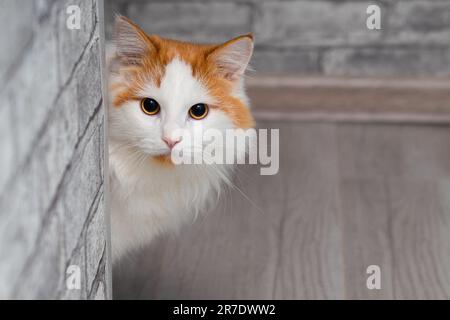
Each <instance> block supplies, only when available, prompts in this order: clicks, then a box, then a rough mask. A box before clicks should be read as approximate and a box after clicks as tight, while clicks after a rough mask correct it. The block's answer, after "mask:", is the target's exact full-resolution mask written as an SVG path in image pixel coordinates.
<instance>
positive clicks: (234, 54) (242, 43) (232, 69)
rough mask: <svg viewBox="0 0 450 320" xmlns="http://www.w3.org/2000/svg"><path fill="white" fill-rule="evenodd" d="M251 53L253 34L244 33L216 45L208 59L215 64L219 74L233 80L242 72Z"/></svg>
mask: <svg viewBox="0 0 450 320" xmlns="http://www.w3.org/2000/svg"><path fill="white" fill-rule="evenodd" d="M252 53H253V35H252V34H246V35H243V36H240V37H237V38H234V39H232V40H230V41H227V42H225V43H223V44H221V45H219V46H217V47H216V48H214V50H213V51H212V52H211V53H210V54H209V56H208V59H211V60H212V61H213V62H214V63H215V64H216V66H217V67H218V70H219V72H220V74H221V76H223V77H224V78H226V79H228V80H232V81H234V80H237V79H239V78H240V77H241V76H242V75H243V74H244V72H245V69H247V66H248V63H249V62H250V58H251V57H252Z"/></svg>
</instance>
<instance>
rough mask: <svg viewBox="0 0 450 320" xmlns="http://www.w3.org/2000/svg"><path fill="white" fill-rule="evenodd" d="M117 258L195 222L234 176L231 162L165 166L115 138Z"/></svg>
mask: <svg viewBox="0 0 450 320" xmlns="http://www.w3.org/2000/svg"><path fill="white" fill-rule="evenodd" d="M109 163H110V168H109V169H110V188H111V193H112V195H113V197H112V199H111V209H112V210H111V215H112V219H111V228H112V233H113V235H114V236H113V237H112V252H113V260H114V261H117V260H118V259H119V258H120V257H122V256H123V255H124V253H127V252H130V251H132V250H133V249H135V248H138V247H139V246H141V245H143V244H147V243H149V242H150V241H151V240H152V239H153V238H154V237H156V236H157V235H159V234H161V233H163V232H165V231H176V230H177V229H178V228H179V227H180V226H181V225H182V224H184V223H186V222H189V221H193V220H194V219H195V217H196V215H197V214H198V213H199V212H200V211H201V210H202V209H203V208H205V207H207V205H205V204H208V203H213V202H214V201H215V199H217V197H218V195H219V193H220V189H221V185H222V183H223V182H224V180H225V182H228V181H230V180H229V179H230V177H231V173H232V170H233V168H232V166H226V165H221V166H220V167H215V168H212V167H211V166H208V165H183V166H170V165H168V166H164V165H162V164H161V163H159V162H155V161H153V160H152V159H151V157H148V156H144V155H142V154H140V153H139V152H138V151H136V150H132V148H131V147H129V146H126V145H123V144H120V143H117V142H115V141H114V140H110V142H109Z"/></svg>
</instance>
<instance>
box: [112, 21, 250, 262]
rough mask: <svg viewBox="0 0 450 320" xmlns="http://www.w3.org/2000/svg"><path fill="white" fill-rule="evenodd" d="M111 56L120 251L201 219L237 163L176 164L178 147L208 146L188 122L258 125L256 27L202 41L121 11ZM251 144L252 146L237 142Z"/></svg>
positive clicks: (116, 251)
mask: <svg viewBox="0 0 450 320" xmlns="http://www.w3.org/2000/svg"><path fill="white" fill-rule="evenodd" d="M114 51H115V52H114V55H113V57H112V58H111V59H110V62H109V66H110V79H109V87H110V108H109V163H110V187H111V227H112V252H113V260H114V261H117V260H118V259H119V258H120V257H122V256H123V255H124V254H125V253H127V252H130V251H131V250H133V249H135V248H138V247H141V246H142V245H145V244H148V243H149V242H150V241H151V240H152V239H153V238H154V237H155V236H156V235H158V234H160V233H162V232H165V231H168V230H176V229H178V228H179V226H180V225H182V224H183V223H184V222H187V221H189V220H193V219H194V217H195V216H196V214H197V213H198V212H199V211H201V210H203V209H204V208H205V207H206V206H207V204H208V203H209V202H210V201H211V199H216V196H217V195H218V193H219V191H220V189H221V186H222V185H223V184H224V183H227V182H229V181H230V177H231V174H232V171H233V166H232V165H207V164H199V165H189V164H182V165H174V164H173V163H172V161H171V157H170V154H171V150H172V149H173V148H178V149H181V150H182V151H183V152H190V153H196V152H203V150H202V148H198V146H194V145H193V144H192V143H191V141H185V140H183V139H182V137H180V136H179V135H177V132H178V130H179V129H183V130H189V131H193V130H194V129H195V128H196V127H198V126H200V125H201V126H202V127H203V128H206V129H208V128H214V129H219V130H225V129H233V128H243V129H247V128H251V127H253V125H254V120H253V117H252V115H251V113H250V110H249V103H248V98H247V96H246V94H245V91H244V83H243V74H244V72H245V70H246V68H247V65H248V63H249V60H250V58H251V55H252V51H253V37H252V35H243V36H240V37H237V38H235V39H233V40H230V41H228V42H225V43H223V44H218V45H199V44H192V43H187V42H181V41H175V40H170V39H163V38H161V37H158V36H156V35H151V36H149V35H147V34H146V33H145V32H144V31H143V30H141V29H140V28H139V27H138V26H137V25H135V24H134V23H132V22H131V21H129V20H128V19H127V18H125V17H122V16H118V17H117V18H116V31H115V46H114ZM238 152H241V153H245V150H238Z"/></svg>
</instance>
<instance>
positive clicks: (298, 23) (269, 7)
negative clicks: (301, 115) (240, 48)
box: [105, 0, 450, 76]
mask: <svg viewBox="0 0 450 320" xmlns="http://www.w3.org/2000/svg"><path fill="white" fill-rule="evenodd" d="M370 4H377V5H379V6H380V8H381V10H382V14H381V28H382V30H368V29H367V28H366V18H367V16H368V15H367V14H366V9H367V7H368V6H369V5H370ZM105 6H106V19H107V22H108V23H107V35H108V37H110V36H111V33H112V17H113V13H122V14H124V15H126V16H128V17H129V18H131V19H132V20H134V21H136V22H137V23H138V24H140V25H141V26H142V27H143V28H144V29H145V30H146V31H147V32H149V33H156V34H159V35H162V36H166V37H173V38H176V39H184V40H189V41H198V42H217V41H225V40H227V39H228V38H231V37H234V36H237V35H239V34H242V33H248V32H253V33H254V34H255V36H256V51H255V55H254V58H253V60H252V66H253V67H254V69H256V71H258V72H261V73H281V74H286V73H289V74H293V73H294V74H304V75H331V76H341V75H352V76H421V75H423V76H449V75H450V0H378V1H370V2H369V1H361V0H346V1H341V0H298V1H292V0H222V1H221V0H183V1H182V0H156V1H152V0H149V1H144V0H109V1H106V3H105Z"/></svg>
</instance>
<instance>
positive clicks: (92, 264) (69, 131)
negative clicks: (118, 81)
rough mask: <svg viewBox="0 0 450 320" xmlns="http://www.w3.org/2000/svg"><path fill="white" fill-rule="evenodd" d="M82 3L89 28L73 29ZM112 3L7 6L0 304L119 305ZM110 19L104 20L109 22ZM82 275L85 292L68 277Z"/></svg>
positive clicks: (1, 35)
mask: <svg viewBox="0 0 450 320" xmlns="http://www.w3.org/2000/svg"><path fill="white" fill-rule="evenodd" d="M68 5H79V7H80V9H81V29H80V30H69V29H68V28H67V27H66V20H67V17H68V15H67V13H66V8H67V6H68ZM102 6H103V4H102V2H101V1H100V0H99V1H97V0H70V1H68V0H65V1H55V0H39V1H29V0H3V1H1V2H0V42H1V43H2V48H4V49H6V50H4V49H2V50H1V51H0V101H1V104H0V149H1V152H0V298H1V299H4V298H26V299H32V298H41V299H80V298H82V299H91V298H101V299H103V298H110V297H111V291H110V284H109V279H110V264H109V254H108V250H107V246H106V243H107V238H108V237H107V235H108V232H109V231H108V229H107V227H106V223H105V212H106V210H105V201H104V199H105V192H104V190H105V180H104V112H105V111H104V103H103V99H102V60H103V58H102V41H101V30H102V24H101V23H100V21H102V20H101V19H102V17H100V16H101V15H102V13H103V11H102ZM99 14H100V16H99ZM70 265H78V266H79V267H80V268H81V289H80V290H67V287H66V278H67V275H66V270H67V267H68V266H70Z"/></svg>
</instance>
